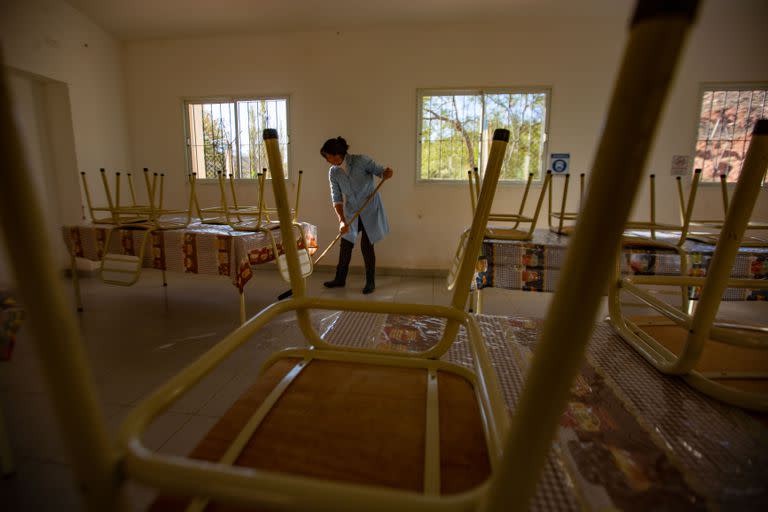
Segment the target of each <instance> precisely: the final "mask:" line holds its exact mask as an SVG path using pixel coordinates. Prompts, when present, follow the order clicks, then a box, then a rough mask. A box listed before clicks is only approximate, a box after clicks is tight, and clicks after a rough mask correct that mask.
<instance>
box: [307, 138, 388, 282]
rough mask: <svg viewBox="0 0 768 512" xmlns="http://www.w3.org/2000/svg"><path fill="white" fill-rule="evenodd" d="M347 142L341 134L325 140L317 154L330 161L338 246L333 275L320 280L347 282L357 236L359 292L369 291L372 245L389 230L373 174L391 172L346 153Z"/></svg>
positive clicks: (384, 175)
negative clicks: (362, 283)
mask: <svg viewBox="0 0 768 512" xmlns="http://www.w3.org/2000/svg"><path fill="white" fill-rule="evenodd" d="M348 149H349V144H347V141H346V140H344V139H343V138H342V137H336V138H335V139H328V140H327V141H325V144H323V147H322V148H321V149H320V154H321V155H323V157H324V158H325V160H326V161H327V162H328V163H329V164H331V168H330V170H329V171H328V180H329V181H330V184H331V201H332V202H333V209H334V210H335V211H336V215H337V217H338V218H339V232H340V233H341V234H342V237H341V249H340V250H339V264H338V265H337V266H336V277H334V278H333V280H332V281H326V282H325V283H323V285H324V286H326V287H327V288H336V287H339V286H344V285H346V284H347V273H348V272H349V262H350V261H351V259H352V248H353V247H354V246H355V240H357V238H358V235H359V236H360V249H361V251H362V253H363V261H364V262H365V288H363V293H366V294H367V293H371V292H373V290H374V289H375V288H376V253H375V251H374V249H373V245H374V244H375V243H376V242H378V241H379V240H381V239H382V238H384V236H385V235H386V234H387V233H389V223H388V222H387V217H386V215H385V214H384V205H383V204H382V202H381V197H380V196H379V193H378V192H375V189H376V187H375V184H374V179H373V177H374V176H379V177H380V178H381V179H382V180H388V179H389V178H391V177H392V174H394V171H393V170H392V169H390V168H389V167H386V168H385V167H383V166H381V165H379V164H377V163H376V162H374V161H373V159H371V158H370V157H368V156H366V155H352V154H349V153H347V150H348ZM374 192H375V196H374V197H373V198H372V199H371V201H370V202H369V203H368V205H367V206H366V207H365V208H364V209H363V210H362V212H361V213H360V216H359V217H358V218H357V220H356V221H355V222H352V223H351V224H350V223H349V222H350V219H351V218H352V217H353V216H354V214H355V212H356V211H357V210H359V209H360V208H361V207H363V205H365V203H366V201H367V200H368V198H369V197H370V196H371V194H373V193H374Z"/></svg>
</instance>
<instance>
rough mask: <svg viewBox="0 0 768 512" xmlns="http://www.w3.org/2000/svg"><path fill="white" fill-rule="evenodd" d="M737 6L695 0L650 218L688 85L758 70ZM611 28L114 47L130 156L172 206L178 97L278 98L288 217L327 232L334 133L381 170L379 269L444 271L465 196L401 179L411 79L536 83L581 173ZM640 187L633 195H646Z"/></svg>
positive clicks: (604, 94)
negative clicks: (697, 7) (293, 184)
mask: <svg viewBox="0 0 768 512" xmlns="http://www.w3.org/2000/svg"><path fill="white" fill-rule="evenodd" d="M738 4H739V5H740V6H742V7H738V6H737V11H738V9H739V8H741V12H736V13H735V14H734V15H733V17H731V18H726V19H723V17H722V16H720V15H719V14H718V9H720V7H718V6H717V5H715V6H714V8H710V9H708V8H707V6H706V4H705V8H704V10H703V12H702V14H701V17H700V22H699V24H698V26H697V28H696V31H695V33H694V34H693V36H692V38H691V39H690V41H689V44H688V46H687V48H686V54H685V58H684V59H683V63H682V65H681V67H680V71H679V74H678V77H677V81H676V85H675V88H674V90H673V91H672V94H671V97H670V102H669V105H668V108H667V110H666V112H665V115H664V118H663V121H662V126H661V129H660V131H659V132H658V134H657V142H656V144H655V146H654V150H653V153H652V155H651V156H650V158H649V161H648V167H647V170H648V173H649V174H650V173H651V172H655V173H656V174H657V175H658V176H659V178H658V185H657V188H658V191H657V193H658V203H659V213H658V216H659V218H660V220H668V221H673V220H675V218H676V213H677V206H676V202H675V201H676V195H675V192H674V189H673V188H672V187H670V186H668V185H669V184H671V183H673V181H672V180H671V178H670V177H669V172H670V171H669V169H670V163H671V157H672V155H674V154H692V152H693V138H694V135H695V134H694V125H695V120H696V116H697V114H698V112H697V108H698V105H697V99H696V96H697V94H698V89H699V84H700V83H701V82H713V81H755V80H765V79H766V78H768V69H766V60H765V59H764V58H763V48H764V47H765V46H766V43H768V36H766V31H765V30H764V26H763V24H762V23H760V22H758V19H759V16H755V12H754V10H755V9H758V10H760V11H761V12H762V13H766V9H765V8H764V7H755V6H756V5H757V4H754V5H752V6H750V7H748V8H747V7H744V6H745V5H746V4H745V3H738ZM763 19H766V18H765V17H763ZM626 25H627V23H626V21H625V20H621V21H619V22H611V23H608V22H606V21H605V20H594V21H591V22H585V21H584V20H579V21H578V22H574V21H573V20H552V19H547V20H519V22H517V23H515V25H514V28H513V29H511V28H509V27H508V26H503V27H502V26H498V25H486V26H450V27H446V26H442V27H440V26H430V27H421V28H401V29H392V28H389V29H377V30H365V31H363V30H360V31H355V30H353V29H350V30H349V31H341V32H340V33H337V32H315V33H295V34H286V35H265V36H263V37H259V36H255V35H254V36H237V37H218V38H210V39H196V40H172V41H145V42H136V43H129V44H127V45H126V51H125V63H126V78H127V81H126V84H127V98H128V100H127V101H128V105H129V112H130V114H129V122H130V133H131V137H132V140H133V146H132V148H133V160H134V162H136V164H137V166H140V167H143V166H148V167H152V168H157V169H160V170H163V171H165V172H166V174H167V175H168V176H170V178H171V179H170V183H171V184H175V185H173V186H172V187H171V190H174V194H175V197H174V198H173V202H174V203H176V204H178V205H182V204H183V200H184V199H183V197H184V194H185V193H186V192H185V190H186V189H185V188H182V180H183V175H184V173H185V159H184V145H183V131H182V126H183V117H182V108H181V103H182V99H183V98H186V97H201V96H207V95H221V94H232V95H249V94H253V95H258V94H272V93H278V94H289V95H290V98H291V100H290V102H291V103H290V105H291V119H290V121H291V139H290V142H291V171H292V172H293V173H294V177H295V171H296V170H298V169H304V171H305V182H304V185H303V187H302V191H303V194H302V195H303V200H302V206H301V209H302V212H303V213H302V217H303V218H305V219H308V220H310V221H311V222H313V223H315V224H317V225H318V226H319V233H320V245H321V246H323V245H324V244H325V243H327V242H328V241H329V240H331V239H332V238H333V236H334V235H335V229H336V223H335V217H334V215H333V213H332V210H331V207H330V204H329V199H328V190H327V189H328V187H327V166H326V164H325V163H324V161H323V160H322V158H321V157H320V155H319V153H318V150H319V148H320V146H321V144H322V143H323V141H324V140H325V139H326V138H329V137H334V136H337V135H342V136H344V137H345V138H347V140H348V141H349V142H350V144H351V148H350V151H351V152H362V153H367V154H369V155H371V156H372V157H374V158H375V159H376V160H378V161H379V162H381V163H382V164H386V165H390V166H392V167H393V168H394V169H395V178H394V180H393V181H391V182H390V183H387V184H386V185H385V186H384V188H383V189H382V190H383V196H384V203H385V206H386V209H387V212H388V215H389V218H390V224H391V226H392V234H391V235H390V237H389V238H388V239H385V240H384V241H382V242H381V243H380V244H379V245H378V247H377V255H378V261H379V264H380V265H382V266H391V267H404V268H446V267H447V265H448V261H449V259H450V257H451V256H452V254H453V251H454V246H455V244H456V240H457V236H458V234H459V232H460V231H461V229H462V228H463V227H465V226H466V225H468V223H469V199H468V191H467V189H466V186H465V185H452V184H434V183H417V182H416V179H415V173H416V157H415V155H416V143H415V140H416V135H415V134H416V89H418V88H431V87H460V86H515V85H545V86H550V87H551V88H552V105H551V118H550V137H549V141H550V144H549V149H550V151H558V152H560V151H562V152H570V153H571V158H572V160H571V164H572V169H573V171H574V172H576V173H578V172H581V171H585V172H587V173H589V166H590V164H591V161H592V158H593V155H594V152H595V149H596V143H597V140H598V137H599V133H600V130H601V127H602V122H603V117H604V115H605V110H606V108H607V105H606V104H607V98H608V96H609V94H610V91H611V87H612V80H613V77H614V75H615V73H616V68H617V66H618V62H619V59H620V56H621V52H622V49H623V47H624V43H625V33H626V30H625V27H626ZM665 178H666V180H667V181H666V185H665V181H664V179H665ZM213 192H214V187H213V186H208V190H204V191H203V194H204V195H205V196H206V197H209V198H210V200H211V201H213V200H214V199H215V195H214V194H213ZM534 192H538V189H536V190H534ZM711 192H712V191H711V190H706V191H704V195H705V196H707V195H708V194H709V195H711V194H710V193H711ZM645 194H646V192H645V191H643V195H642V196H641V198H640V203H639V204H641V205H645V204H646V203H647V202H648V201H647V198H646V197H645ZM521 195H522V187H521V186H510V187H502V188H501V189H500V190H499V192H498V193H497V199H496V204H497V205H499V206H498V207H497V208H496V209H499V210H501V209H504V208H505V207H504V205H508V206H506V210H507V211H509V210H510V209H511V208H514V207H515V205H516V204H517V200H518V199H519V197H520V196H521ZM575 196H576V194H572V198H574V200H575ZM760 201H761V204H760V205H759V209H760V211H761V212H762V214H764V215H768V208H766V200H765V195H763V197H762V198H761V200H760ZM665 203H666V204H665ZM708 203H711V201H706V200H701V201H699V204H708ZM572 204H573V205H574V206H575V202H574V203H572ZM642 208H644V206H643V207H642ZM640 211H643V210H640ZM638 215H640V213H638ZM355 257H356V260H355V263H358V264H359V263H360V261H361V260H360V259H359V255H357V254H356V256H355ZM334 258H335V257H334V256H332V257H331V258H329V260H328V261H326V263H329V262H331V263H332V262H333V259H334Z"/></svg>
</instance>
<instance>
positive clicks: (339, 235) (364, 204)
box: [314, 180, 387, 265]
mask: <svg viewBox="0 0 768 512" xmlns="http://www.w3.org/2000/svg"><path fill="white" fill-rule="evenodd" d="M385 181H387V180H381V181H380V182H379V184H378V185H376V188H375V189H374V190H373V192H372V193H371V195H369V196H368V198H367V199H366V200H365V202H364V203H363V206H361V207H360V209H359V210H357V211H356V212H355V214H354V215H353V216H352V219H351V220H350V221H349V225H352V223H354V222H355V221H356V220H357V218H358V217H359V216H360V214H361V213H363V210H365V207H366V206H368V203H370V202H371V200H372V199H373V197H374V196H375V195H376V192H378V191H379V189H380V188H381V186H382V185H383V184H384V182H385ZM339 238H341V231H339V234H338V235H336V238H334V239H333V242H331V243H330V245H328V247H326V248H325V250H324V251H323V252H322V253H320V256H318V257H317V259H316V260H315V261H314V264H315V265H317V262H318V261H320V260H321V259H323V256H325V255H326V254H328V251H330V250H331V247H333V246H334V245H336V242H338V241H339Z"/></svg>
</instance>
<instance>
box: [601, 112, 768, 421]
mask: <svg viewBox="0 0 768 512" xmlns="http://www.w3.org/2000/svg"><path fill="white" fill-rule="evenodd" d="M766 169H768V120H760V121H758V122H757V124H756V125H755V127H754V131H753V137H752V142H751V144H750V147H749V151H748V153H747V157H746V160H745V162H744V168H743V170H742V173H741V176H740V177H739V182H738V184H737V187H736V190H735V192H734V195H733V200H732V201H731V206H730V207H729V208H727V215H726V218H725V222H724V223H723V224H722V226H720V228H721V229H720V235H719V238H718V240H717V247H716V249H715V253H714V256H713V257H712V261H711V263H710V265H709V269H708V270H707V276H706V277H688V276H687V275H686V274H685V273H682V274H681V276H680V277H678V278H675V277H663V276H629V277H625V278H623V279H619V278H616V279H615V280H614V282H613V284H612V286H611V288H610V295H609V304H610V318H611V323H612V325H613V326H614V327H615V329H616V330H617V332H619V334H621V336H622V338H624V339H625V340H626V341H627V342H628V343H629V344H630V345H632V346H633V347H634V348H635V349H637V350H638V352H639V353H640V354H641V355H642V356H643V357H644V358H645V359H647V360H648V361H649V362H650V363H651V364H652V365H653V366H655V367H656V368H657V369H658V370H659V371H661V372H663V373H665V374H669V375H680V376H682V377H683V378H684V379H685V380H686V382H688V383H689V384H691V385H692V386H693V387H695V388H696V389H699V390H700V391H702V392H704V393H706V394H708V395H711V396H713V397H715V398H717V399H719V400H722V401H724V402H727V403H730V404H733V405H737V406H740V407H747V408H750V409H755V410H759V411H768V328H767V327H765V326H759V325H744V324H733V323H727V324H725V323H718V322H717V321H716V314H717V311H718V308H719V305H720V300H721V297H722V295H723V291H724V290H725V288H726V287H729V288H751V289H764V288H765V287H766V282H765V280H760V279H733V278H731V277H730V272H731V268H732V267H733V262H734V259H735V257H736V254H737V252H738V250H739V247H740V246H741V245H742V244H743V242H742V240H743V236H744V232H745V231H746V230H747V229H748V227H749V224H750V223H749V218H750V215H751V212H752V209H753V207H754V204H755V201H756V200H757V197H758V195H759V194H760V186H761V184H762V180H763V176H764V175H765V172H766ZM653 285H657V286H658V285H677V286H680V287H681V288H682V289H683V290H684V293H685V290H686V289H687V287H688V286H698V287H701V294H700V298H699V301H698V305H697V307H696V308H695V312H694V313H693V314H689V313H688V312H687V311H686V309H680V308H676V307H674V306H671V305H669V304H667V303H666V302H663V301H661V300H660V299H659V298H658V297H657V296H655V295H653V294H651V293H649V292H648V290H647V288H645V287H647V286H653ZM622 291H623V292H627V293H629V294H631V295H632V296H633V297H635V298H637V299H639V300H641V301H642V302H643V303H645V304H646V305H648V306H650V307H651V308H652V309H653V310H655V312H656V313H661V315H662V316H661V317H658V316H654V317H643V318H633V317H630V316H629V315H628V314H627V313H626V312H625V311H624V310H623V308H622V303H621V301H620V300H619V298H620V294H621V292H622Z"/></svg>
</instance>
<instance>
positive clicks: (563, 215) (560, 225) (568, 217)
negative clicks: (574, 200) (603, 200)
mask: <svg viewBox="0 0 768 512" xmlns="http://www.w3.org/2000/svg"><path fill="white" fill-rule="evenodd" d="M570 179H571V175H570V174H568V173H566V174H565V178H564V182H563V195H562V197H561V201H560V211H554V210H553V208H552V195H553V191H552V189H553V188H554V181H555V180H554V179H552V180H550V182H549V193H548V194H547V206H548V215H547V223H548V225H549V230H550V231H551V232H553V233H557V234H558V235H568V234H569V233H570V232H571V230H572V229H573V225H570V223H574V222H575V221H576V220H577V219H578V218H579V212H578V211H575V212H573V211H572V212H567V211H565V206H566V203H567V201H568V184H569V182H570ZM583 202H584V173H581V174H579V207H581V204H582V203H583ZM553 220H554V221H557V226H554V225H553V224H552V221H553ZM566 221H567V222H569V225H568V226H566V225H565V222H566Z"/></svg>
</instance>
